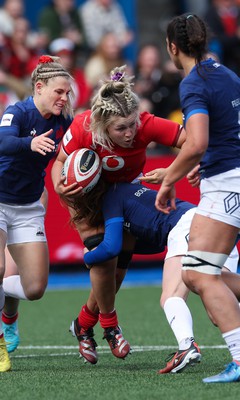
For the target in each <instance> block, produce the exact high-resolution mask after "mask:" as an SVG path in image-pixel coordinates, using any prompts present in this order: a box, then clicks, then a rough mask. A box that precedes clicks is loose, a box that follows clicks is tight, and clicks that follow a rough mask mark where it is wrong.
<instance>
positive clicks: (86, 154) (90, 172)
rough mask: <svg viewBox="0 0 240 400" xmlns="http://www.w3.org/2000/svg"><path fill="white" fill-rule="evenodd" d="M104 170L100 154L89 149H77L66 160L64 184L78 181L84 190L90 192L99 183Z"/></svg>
mask: <svg viewBox="0 0 240 400" xmlns="http://www.w3.org/2000/svg"><path fill="white" fill-rule="evenodd" d="M101 171H102V163H101V160H100V158H99V156H98V154H97V153H96V152H95V151H93V150H89V149H85V148H84V149H80V150H75V151H74V152H73V153H71V154H70V155H69V156H68V157H67V158H66V160H65V162H64V165H63V169H62V176H65V178H66V179H65V181H64V182H63V184H64V185H65V186H69V185H71V184H72V183H75V182H77V183H78V186H79V187H82V188H83V189H82V192H83V193H87V192H90V190H92V189H93V188H94V186H95V185H96V184H97V182H98V180H99V178H100V175H101Z"/></svg>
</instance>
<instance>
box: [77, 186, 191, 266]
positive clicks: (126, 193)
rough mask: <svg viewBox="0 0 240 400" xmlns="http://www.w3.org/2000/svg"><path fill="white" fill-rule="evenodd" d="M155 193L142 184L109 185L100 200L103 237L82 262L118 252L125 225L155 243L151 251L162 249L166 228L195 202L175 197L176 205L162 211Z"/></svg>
mask: <svg viewBox="0 0 240 400" xmlns="http://www.w3.org/2000/svg"><path fill="white" fill-rule="evenodd" d="M156 194H157V191H155V190H151V189H148V188H147V187H145V186H143V185H134V184H130V183H118V184H115V185H112V186H111V187H110V188H109V190H108V191H107V193H106V194H105V196H104V201H103V216H104V222H105V233H104V240H103V242H102V243H100V245H99V246H98V247H97V248H96V249H95V250H92V251H90V252H88V253H86V254H85V256H84V261H85V263H86V264H94V263H98V262H103V261H106V260H107V259H109V258H112V257H115V256H116V255H118V254H119V252H120V251H121V249H122V238H123V227H124V225H125V226H127V228H128V229H129V231H130V232H131V233H132V234H133V235H134V236H135V237H137V238H139V239H141V243H143V242H144V243H146V245H150V247H151V248H153V247H154V246H155V251H154V252H157V250H158V251H159V252H161V251H163V250H164V248H165V246H166V245H167V238H168V234H169V232H170V231H171V230H172V228H173V227H174V226H175V225H176V224H177V222H178V221H179V219H180V218H181V216H182V215H183V214H185V212H186V211H188V210H189V209H190V208H193V207H195V206H194V205H193V204H191V203H188V202H186V201H181V200H179V199H177V200H176V206H177V209H176V210H173V211H171V213H169V214H164V213H162V212H160V211H158V210H157V209H156V207H155V199H156Z"/></svg>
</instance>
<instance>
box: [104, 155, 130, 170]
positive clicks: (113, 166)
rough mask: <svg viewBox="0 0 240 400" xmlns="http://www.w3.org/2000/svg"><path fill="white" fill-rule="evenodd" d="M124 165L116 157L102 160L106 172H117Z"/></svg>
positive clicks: (122, 160) (121, 159)
mask: <svg viewBox="0 0 240 400" xmlns="http://www.w3.org/2000/svg"><path fill="white" fill-rule="evenodd" d="M124 164H125V163H124V159H123V158H122V157H119V156H117V155H112V156H106V157H103V159H102V166H103V169H105V170H106V171H118V170H119V169H121V168H123V166H124Z"/></svg>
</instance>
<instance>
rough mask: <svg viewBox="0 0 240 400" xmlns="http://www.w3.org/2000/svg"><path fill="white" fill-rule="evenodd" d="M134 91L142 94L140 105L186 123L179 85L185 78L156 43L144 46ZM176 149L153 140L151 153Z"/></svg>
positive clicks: (160, 115) (137, 69)
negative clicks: (163, 54) (165, 59)
mask: <svg viewBox="0 0 240 400" xmlns="http://www.w3.org/2000/svg"><path fill="white" fill-rule="evenodd" d="M134 75H135V82H136V83H135V85H134V91H135V92H136V93H137V94H138V96H139V97H140V99H141V100H140V102H141V104H140V107H141V108H142V110H144V107H147V109H146V110H145V111H149V112H151V113H153V114H154V115H157V116H159V117H162V118H168V119H172V120H174V121H175V122H178V123H180V124H182V113H181V111H180V103H179V95H178V87H179V83H180V81H181V79H182V77H181V75H180V73H179V71H178V70H177V69H176V67H175V66H174V65H173V63H172V62H171V61H170V60H169V61H167V62H165V63H164V62H163V60H162V56H161V51H160V49H159V47H158V46H156V45H155V44H152V43H149V44H145V45H143V46H142V48H141V49H140V51H139V53H138V56H137V63H136V67H135V71H134ZM172 151H173V150H172V149H169V148H168V147H164V146H161V145H159V144H156V143H151V144H150V146H148V152H149V153H156V152H157V154H159V153H160V152H161V153H166V152H167V153H169V152H172Z"/></svg>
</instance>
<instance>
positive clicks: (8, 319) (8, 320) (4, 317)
mask: <svg viewBox="0 0 240 400" xmlns="http://www.w3.org/2000/svg"><path fill="white" fill-rule="evenodd" d="M17 319H18V313H16V314H15V315H11V316H10V315H7V314H5V313H4V312H3V313H2V321H3V322H4V324H7V325H11V324H13V323H14V322H15V321H17Z"/></svg>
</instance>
